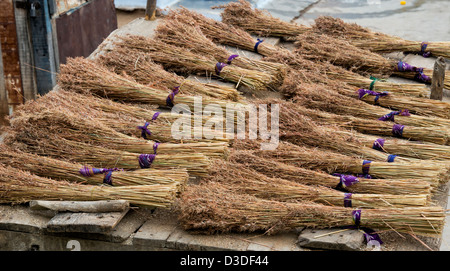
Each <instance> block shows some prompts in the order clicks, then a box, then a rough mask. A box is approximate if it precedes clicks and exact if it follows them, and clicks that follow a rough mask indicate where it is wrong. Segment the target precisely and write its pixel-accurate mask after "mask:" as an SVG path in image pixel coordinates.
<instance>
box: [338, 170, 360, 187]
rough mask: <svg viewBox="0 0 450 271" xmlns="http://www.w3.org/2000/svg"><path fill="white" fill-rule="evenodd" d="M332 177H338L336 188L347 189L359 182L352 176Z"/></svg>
mask: <svg viewBox="0 0 450 271" xmlns="http://www.w3.org/2000/svg"><path fill="white" fill-rule="evenodd" d="M333 176H337V177H339V184H338V185H337V187H336V188H347V187H349V186H352V185H354V184H355V183H358V182H359V180H358V178H356V177H355V176H353V175H344V174H339V173H334V174H333Z"/></svg>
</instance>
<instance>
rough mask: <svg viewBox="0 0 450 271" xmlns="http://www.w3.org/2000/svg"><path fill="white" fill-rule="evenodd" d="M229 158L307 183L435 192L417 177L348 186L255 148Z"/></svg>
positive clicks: (361, 189)
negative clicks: (255, 150) (265, 156)
mask: <svg viewBox="0 0 450 271" xmlns="http://www.w3.org/2000/svg"><path fill="white" fill-rule="evenodd" d="M229 160H230V161H232V162H234V163H239V164H242V165H244V166H245V167H247V168H251V169H252V170H255V171H257V172H259V173H261V174H264V175H265V176H268V177H270V178H279V179H285V180H288V181H292V182H295V183H298V184H303V185H320V186H324V187H329V188H335V189H338V190H341V191H345V192H351V193H366V194H392V195H415V194H430V192H431V186H430V183H428V182H427V181H423V180H414V179H409V180H407V179H398V180H395V179H391V180H388V179H366V178H362V177H358V178H357V181H355V182H356V183H354V184H352V185H348V186H345V187H344V186H343V185H342V183H341V176H333V175H330V174H327V173H325V172H322V171H318V170H309V169H305V168H302V167H296V166H292V165H289V164H287V163H282V162H277V161H273V159H266V158H264V157H261V156H256V155H254V154H253V153H252V151H246V150H237V151H233V152H231V154H230V157H229ZM217 169H219V168H217ZM212 170H214V168H213V169H212ZM210 176H214V174H210ZM342 177H343V178H344V180H345V179H346V178H347V179H348V178H349V177H348V176H342ZM350 178H351V177H350ZM344 185H345V184H344Z"/></svg>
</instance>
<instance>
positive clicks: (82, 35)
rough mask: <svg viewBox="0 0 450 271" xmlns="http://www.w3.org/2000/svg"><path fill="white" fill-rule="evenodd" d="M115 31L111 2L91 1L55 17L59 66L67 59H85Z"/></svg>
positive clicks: (110, 0)
mask: <svg viewBox="0 0 450 271" xmlns="http://www.w3.org/2000/svg"><path fill="white" fill-rule="evenodd" d="M115 29H117V17H116V10H115V7H114V3H113V1H112V0H93V1H90V2H89V3H87V4H85V5H82V6H80V7H79V8H77V9H75V10H71V11H69V12H66V13H64V14H61V15H60V16H59V17H57V18H56V31H57V39H58V51H59V62H60V64H64V63H66V59H67V58H68V57H77V56H83V57H87V56H89V55H90V54H91V53H92V52H93V51H94V50H95V49H96V48H97V47H98V46H99V45H100V43H102V41H103V40H104V39H105V38H106V37H108V35H109V34H110V33H111V32H112V31H114V30H115Z"/></svg>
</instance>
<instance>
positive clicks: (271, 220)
mask: <svg viewBox="0 0 450 271" xmlns="http://www.w3.org/2000/svg"><path fill="white" fill-rule="evenodd" d="M179 206H180V215H179V220H180V221H181V223H182V225H183V227H184V228H185V229H186V230H202V231H204V232H209V233H214V232H256V231H265V232H267V233H269V234H270V233H275V232H282V231H290V230H292V229H294V228H296V227H310V228H331V227H342V226H348V225H354V222H353V220H352V212H353V211H354V209H352V208H345V207H332V206H324V205H321V204H314V203H310V202H301V203H286V202H279V201H272V200H264V199H258V198H256V197H254V196H251V195H245V194H241V193H239V194H238V193H236V192H232V191H230V190H229V189H226V188H225V187H224V186H222V185H220V184H213V183H209V184H208V185H193V186H190V187H189V188H188V189H187V190H186V191H185V192H184V193H183V194H182V201H181V202H180V205H179ZM444 220H445V214H444V210H443V209H442V208H441V207H434V206H433V207H408V208H376V209H364V210H362V211H361V221H360V225H361V226H363V227H369V228H373V229H376V230H392V229H394V230H395V231H397V232H411V231H414V233H416V234H417V235H430V236H439V235H440V234H441V233H442V230H443V226H444Z"/></svg>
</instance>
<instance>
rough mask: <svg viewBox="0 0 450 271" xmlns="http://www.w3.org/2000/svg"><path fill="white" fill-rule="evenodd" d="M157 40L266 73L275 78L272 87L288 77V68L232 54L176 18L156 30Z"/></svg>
mask: <svg viewBox="0 0 450 271" xmlns="http://www.w3.org/2000/svg"><path fill="white" fill-rule="evenodd" d="M155 39H158V40H160V41H163V42H166V43H168V44H172V45H175V46H179V47H184V48H186V49H188V50H189V51H190V52H193V53H196V54H199V55H206V56H213V57H214V58H215V59H216V60H217V61H218V62H222V63H227V64H231V65H235V66H238V67H241V68H244V69H248V70H257V71H262V72H266V73H268V74H270V75H272V76H273V79H272V83H271V86H272V88H273V89H275V88H276V87H278V86H279V85H280V84H281V82H282V81H283V78H284V76H285V75H286V70H287V67H286V66H285V65H283V64H279V63H273V62H267V61H261V60H255V59H249V58H247V57H242V56H239V55H236V54H232V53H231V52H229V51H228V50H227V49H225V47H222V46H219V45H216V44H215V43H214V42H212V41H211V40H210V39H208V38H207V37H206V36H205V35H203V33H202V32H201V30H200V28H199V27H194V26H192V25H188V24H185V23H183V22H180V21H177V20H175V19H174V17H171V18H167V19H165V20H164V22H163V23H161V24H159V25H158V27H157V29H156V36H155Z"/></svg>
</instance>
